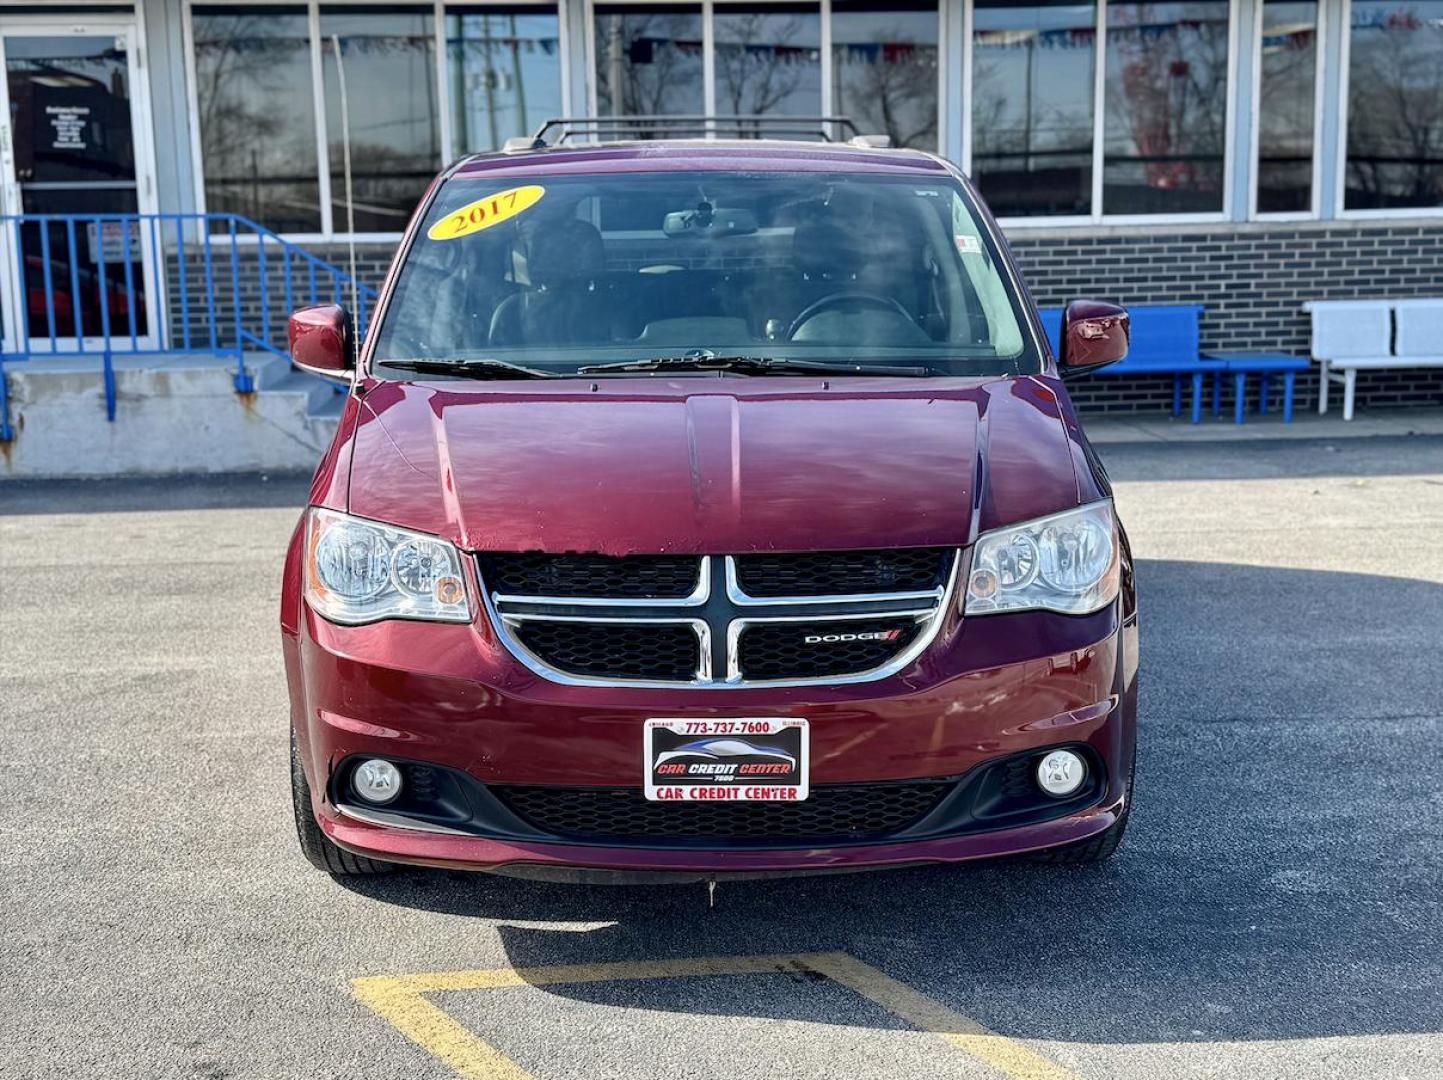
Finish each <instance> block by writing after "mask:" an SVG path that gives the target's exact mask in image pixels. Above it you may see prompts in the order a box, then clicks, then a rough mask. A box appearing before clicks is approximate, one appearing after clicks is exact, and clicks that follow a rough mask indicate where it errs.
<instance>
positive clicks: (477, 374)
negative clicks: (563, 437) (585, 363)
mask: <svg viewBox="0 0 1443 1080" xmlns="http://www.w3.org/2000/svg"><path fill="white" fill-rule="evenodd" d="M378 362H379V363H380V364H381V365H382V366H384V367H392V368H397V369H399V370H401V371H416V372H420V373H421V374H423V375H457V376H460V377H461V378H463V379H555V378H558V377H559V375H558V374H557V372H555V371H542V370H541V369H539V368H529V367H522V366H521V365H520V364H509V363H507V362H506V361H505V360H381V361H378Z"/></svg>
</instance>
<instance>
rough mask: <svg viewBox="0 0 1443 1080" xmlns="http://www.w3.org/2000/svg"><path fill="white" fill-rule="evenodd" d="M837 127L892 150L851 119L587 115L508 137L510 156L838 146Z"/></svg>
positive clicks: (857, 141) (861, 142)
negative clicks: (572, 147)
mask: <svg viewBox="0 0 1443 1080" xmlns="http://www.w3.org/2000/svg"><path fill="white" fill-rule="evenodd" d="M833 129H845V130H846V131H849V132H850V133H851V137H850V139H849V140H848V141H849V142H850V143H851V144H852V145H855V146H869V147H880V146H887V145H888V144H889V142H890V140H888V139H887V137H886V136H885V135H861V134H859V133H858V131H857V125H856V123H855V122H854V121H853V120H852V118H851V117H850V116H702V115H696V116H584V117H557V118H555V119H551V120H548V121H546V123H544V124H542V125H541V127H539V128H538V129H537V130H536V134H535V135H532V136H529V137H527V136H522V137H520V138H516V139H507V140H506V145H505V146H504V147H503V149H504V150H505V151H506V152H508V153H516V152H518V151H523V150H541V149H544V148H546V147H548V146H561V145H562V144H564V143H568V142H600V141H605V140H607V139H618V138H619V139H645V138H684V137H688V136H692V137H695V136H701V137H704V138H705V137H712V136H717V135H721V136H726V135H738V136H752V137H757V138H761V137H771V136H777V135H807V136H810V137H812V138H820V139H821V140H822V141H823V142H835V141H836V140H835V139H834V138H833Z"/></svg>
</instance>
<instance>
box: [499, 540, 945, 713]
mask: <svg viewBox="0 0 1443 1080" xmlns="http://www.w3.org/2000/svg"><path fill="white" fill-rule="evenodd" d="M959 558H960V555H959V552H958V551H957V549H955V548H946V549H942V548H918V549H895V550H889V551H861V552H857V551H847V552H818V553H806V554H801V555H791V554H786V555H776V554H770V553H766V554H760V555H743V556H720V557H718V556H707V555H690V556H677V555H656V556H645V555H631V556H625V557H610V556H602V555H573V554H563V555H548V554H543V553H538V552H527V553H521V554H517V555H512V554H484V555H481V556H479V557H478V567H479V571H480V574H481V580H482V588H483V593H484V594H485V597H486V604H487V608H488V612H489V614H490V615H491V618H492V621H493V623H494V625H496V626H497V627H498V628H499V630H500V633H501V637H502V640H503V641H504V642H505V644H506V645H507V647H508V648H509V649H510V650H511V652H512V653H513V654H514V655H515V656H516V657H517V658H518V659H520V660H521V661H522V662H523V663H524V664H526V665H527V666H528V667H530V668H531V669H532V670H533V671H535V672H536V673H537V674H539V675H542V676H544V677H546V678H548V679H551V680H553V681H557V682H563V683H599V684H605V685H646V686H669V687H670V686H675V687H738V686H755V685H761V684H766V685H778V684H781V685H791V684H802V683H815V682H831V683H837V682H861V681H865V680H869V679H880V678H883V677H885V676H887V675H890V674H892V673H893V672H896V671H899V670H901V669H902V668H903V667H905V666H906V665H907V664H909V663H911V662H912V661H913V660H914V659H916V657H917V656H918V655H920V653H921V651H922V650H923V649H925V648H926V646H927V644H928V643H929V642H930V641H931V640H932V638H933V636H935V634H936V632H937V630H938V628H939V627H940V625H941V620H942V616H943V613H944V612H945V611H946V600H947V597H948V596H949V595H950V592H951V590H952V588H953V586H954V579H955V576H956V573H957V564H958V561H959ZM848 570H852V571H855V573H856V578H855V580H854V579H853V578H850V577H848V576H847V574H846V572H847V571H848ZM588 575H590V576H588ZM883 580H885V581H888V582H890V583H892V584H893V585H895V586H897V587H896V588H894V589H889V590H883V591H879V590H876V589H875V588H872V586H874V585H876V584H877V583H878V582H880V581H883ZM749 585H750V586H751V587H752V588H760V589H764V590H768V591H767V592H766V593H764V594H762V595H755V594H753V593H752V592H751V591H750V590H749V588H748V586H749ZM518 586H521V587H523V588H530V589H536V590H542V591H537V592H530V593H528V592H515V591H513V590H514V589H515V588H517V587H518ZM783 593H785V594H786V595H781V594H783Z"/></svg>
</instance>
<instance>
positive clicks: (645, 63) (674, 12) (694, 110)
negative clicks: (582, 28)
mask: <svg viewBox="0 0 1443 1080" xmlns="http://www.w3.org/2000/svg"><path fill="white" fill-rule="evenodd" d="M702 79H703V74H702V24H701V8H700V7H691V6H682V5H677V6H661V7H622V6H619V5H618V6H608V5H599V6H598V7H597V8H596V112H597V115H598V116H698V115H700V114H701V113H704V112H705V111H706V99H705V93H704V87H703V85H702Z"/></svg>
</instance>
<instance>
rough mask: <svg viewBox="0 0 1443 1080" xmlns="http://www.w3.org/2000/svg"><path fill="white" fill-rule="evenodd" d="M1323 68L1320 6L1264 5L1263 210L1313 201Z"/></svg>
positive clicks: (1288, 1)
mask: <svg viewBox="0 0 1443 1080" xmlns="http://www.w3.org/2000/svg"><path fill="white" fill-rule="evenodd" d="M1317 73H1318V5H1317V4H1315V3H1300V2H1297V0H1282V2H1273V0H1269V2H1267V3H1264V4H1263V38H1262V59H1261V67H1260V72H1259V79H1260V82H1259V87H1260V93H1259V95H1258V211H1259V212H1260V213H1264V214H1273V213H1288V212H1299V211H1307V210H1310V209H1312V205H1313V90H1314V87H1315V86H1316V83H1317Z"/></svg>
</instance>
